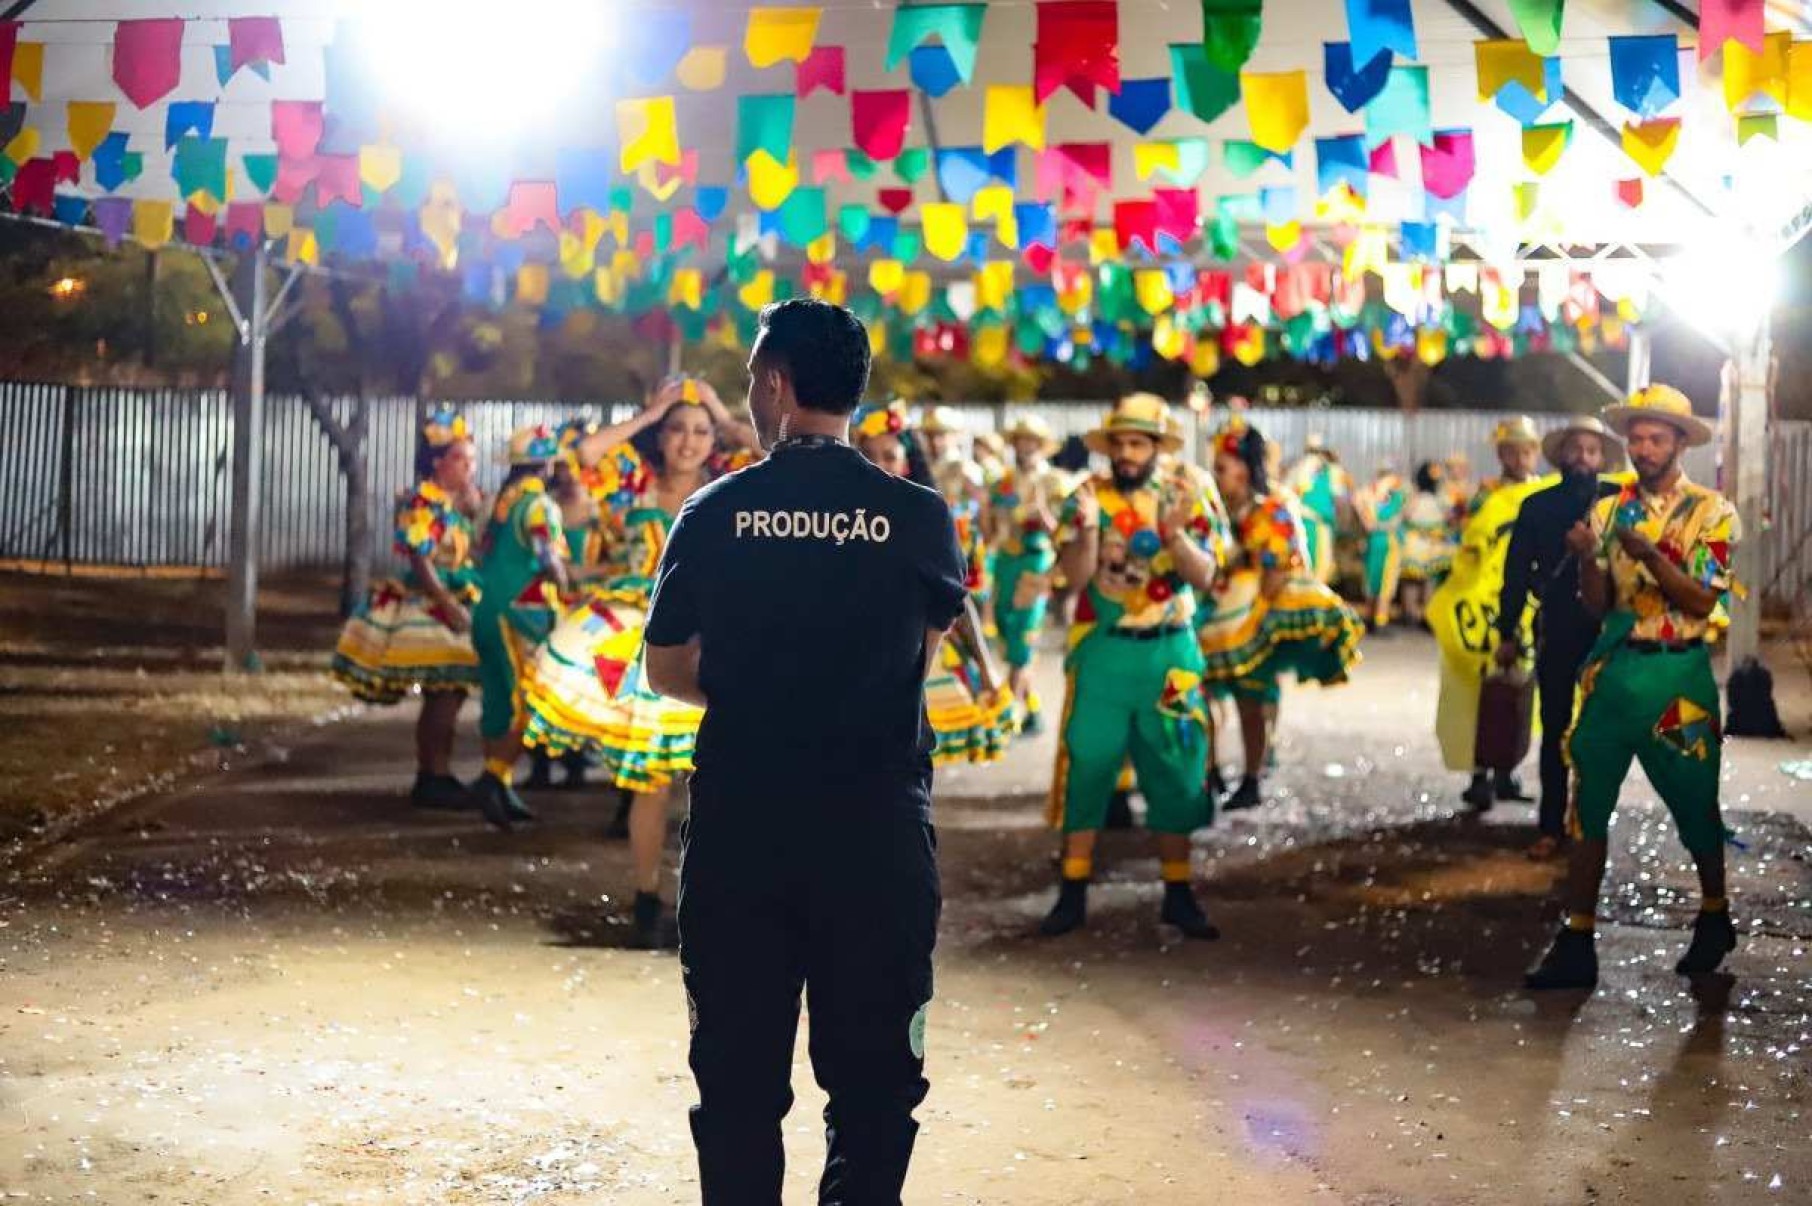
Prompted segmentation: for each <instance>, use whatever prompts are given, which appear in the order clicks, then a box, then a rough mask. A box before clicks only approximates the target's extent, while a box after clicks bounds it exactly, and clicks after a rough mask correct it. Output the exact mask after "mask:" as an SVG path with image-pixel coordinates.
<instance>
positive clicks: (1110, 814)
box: [1101, 791, 1133, 829]
mask: <svg viewBox="0 0 1812 1206" xmlns="http://www.w3.org/2000/svg"><path fill="white" fill-rule="evenodd" d="M1132 827H1133V815H1132V793H1131V792H1124V791H1117V792H1115V793H1114V794H1113V795H1111V796H1109V797H1108V800H1107V816H1106V817H1105V818H1103V819H1102V821H1101V828H1103V829H1131V828H1132Z"/></svg>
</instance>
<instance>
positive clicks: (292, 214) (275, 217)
mask: <svg viewBox="0 0 1812 1206" xmlns="http://www.w3.org/2000/svg"><path fill="white" fill-rule="evenodd" d="M295 225H296V211H295V210H293V209H291V208H290V207H289V206H287V205H278V204H276V203H275V202H270V203H268V204H266V205H265V207H264V234H265V237H267V238H271V239H281V238H283V237H284V236H285V235H287V234H289V232H290V231H291V230H293V229H294V228H295ZM422 233H423V234H427V233H428V226H427V223H426V222H423V224H422Z"/></svg>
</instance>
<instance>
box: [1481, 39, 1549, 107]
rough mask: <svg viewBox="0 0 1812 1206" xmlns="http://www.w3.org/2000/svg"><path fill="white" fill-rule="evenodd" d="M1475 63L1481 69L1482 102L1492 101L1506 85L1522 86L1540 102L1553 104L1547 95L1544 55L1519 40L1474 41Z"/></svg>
mask: <svg viewBox="0 0 1812 1206" xmlns="http://www.w3.org/2000/svg"><path fill="white" fill-rule="evenodd" d="M1472 57H1473V61H1474V63H1475V64H1476V66H1477V67H1478V75H1479V99H1480V100H1482V101H1488V100H1493V99H1495V98H1496V96H1497V94H1498V93H1500V92H1502V91H1503V90H1504V85H1506V84H1510V83H1517V84H1521V85H1522V86H1523V87H1524V88H1527V89H1528V90H1529V94H1530V95H1531V96H1533V97H1534V98H1535V99H1536V100H1538V101H1551V100H1553V99H1554V98H1553V97H1551V96H1548V95H1547V90H1548V80H1547V72H1546V67H1545V66H1544V64H1543V63H1542V60H1541V56H1540V55H1538V54H1536V53H1535V52H1534V51H1533V50H1530V49H1529V44H1528V43H1527V42H1524V41H1522V40H1521V39H1518V38H1511V39H1507V40H1504V41H1495V40H1494V41H1489V42H1474V43H1473V44H1472Z"/></svg>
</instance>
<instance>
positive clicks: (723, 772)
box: [646, 440, 967, 806]
mask: <svg viewBox="0 0 1812 1206" xmlns="http://www.w3.org/2000/svg"><path fill="white" fill-rule="evenodd" d="M965 581H966V574H965V571H964V563H963V557H962V553H961V552H960V551H959V550H958V548H957V543H956V528H955V524H954V523H953V522H952V520H951V517H950V509H949V507H948V506H947V505H946V504H945V503H944V500H943V498H942V497H941V496H939V495H938V494H937V493H936V492H935V491H932V490H927V489H925V488H923V487H921V486H917V485H914V484H913V483H911V482H908V481H904V480H902V479H900V478H896V477H893V476H892V475H890V474H888V473H886V472H885V471H883V470H881V469H878V468H876V467H875V466H874V465H871V464H870V463H869V462H868V461H867V460H865V459H864V458H863V457H862V455H861V454H860V453H859V452H857V451H856V450H855V449H853V448H851V447H850V446H849V445H847V444H843V443H839V442H836V441H829V440H823V441H806V442H794V443H786V444H782V445H780V446H779V447H777V448H776V449H775V450H774V452H773V454H772V455H771V456H769V457H768V459H767V460H765V461H762V462H760V463H759V464H756V465H752V466H750V467H749V468H747V469H744V470H742V471H741V472H738V473H734V474H731V475H730V476H728V477H725V478H722V479H720V480H719V481H716V482H713V483H712V484H711V485H709V486H707V487H705V488H704V489H702V490H700V491H699V492H698V493H696V494H694V495H693V496H692V497H691V498H690V499H689V500H687V502H686V505H685V506H684V507H683V508H681V510H680V513H679V516H678V517H677V518H676V519H675V521H674V524H673V530H672V531H671V532H670V533H669V534H668V537H667V547H666V552H665V553H664V554H663V555H662V557H661V566H660V571H659V576H658V578H657V580H656V583H655V588H654V599H653V602H652V604H651V606H650V611H649V616H648V629H647V634H646V640H647V642H648V644H650V645H656V646H670V645H683V644H685V643H686V642H687V641H688V640H690V639H692V637H694V636H697V637H698V638H699V644H700V663H699V680H700V685H701V686H702V687H703V689H704V693H705V697H706V699H708V700H709V701H710V707H709V708H708V709H707V710H706V713H705V719H704V723H703V725H702V727H701V728H700V730H699V735H698V752H697V759H696V760H697V767H698V777H699V780H700V781H701V782H704V781H707V780H708V781H709V783H710V784H711V785H712V788H713V791H714V794H716V795H722V794H724V793H725V792H726V791H728V792H732V793H735V794H742V792H743V791H744V790H747V791H750V792H753V793H770V792H771V793H779V794H781V795H784V794H785V793H798V794H802V795H805V796H808V797H810V796H821V795H827V794H834V795H845V794H860V795H871V794H875V793H879V794H881V795H883V796H899V797H903V798H907V799H911V800H914V801H916V802H918V804H919V805H920V806H928V804H929V790H930V779H931V750H932V748H933V740H932V735H931V729H930V725H929V724H928V723H927V722H926V719H925V695H924V658H925V645H926V631H927V629H933V628H936V629H945V628H948V627H950V625H951V624H952V623H954V622H955V620H956V618H957V616H958V615H959V614H960V613H961V611H962V607H963V603H964V600H965V598H966V597H967V589H966V585H965ZM696 794H697V793H696V791H695V795H696Z"/></svg>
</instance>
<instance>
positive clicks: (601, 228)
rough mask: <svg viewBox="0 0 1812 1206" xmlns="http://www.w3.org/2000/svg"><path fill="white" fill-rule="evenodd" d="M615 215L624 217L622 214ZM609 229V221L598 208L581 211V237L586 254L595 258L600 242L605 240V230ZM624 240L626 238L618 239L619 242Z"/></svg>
mask: <svg viewBox="0 0 1812 1206" xmlns="http://www.w3.org/2000/svg"><path fill="white" fill-rule="evenodd" d="M615 216H616V217H623V215H621V214H617V215H615ZM625 221H627V219H625ZM609 229H610V223H609V221H607V220H606V219H605V218H604V216H603V215H602V214H600V213H598V211H597V210H595V209H581V210H580V211H579V238H580V241H581V243H582V245H583V246H584V248H585V254H586V255H589V256H592V257H594V258H595V257H596V256H597V254H598V244H600V243H602V242H603V241H604V232H606V231H607V230H609ZM624 241H626V240H621V239H619V240H618V242H624Z"/></svg>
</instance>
